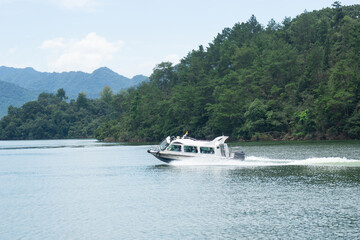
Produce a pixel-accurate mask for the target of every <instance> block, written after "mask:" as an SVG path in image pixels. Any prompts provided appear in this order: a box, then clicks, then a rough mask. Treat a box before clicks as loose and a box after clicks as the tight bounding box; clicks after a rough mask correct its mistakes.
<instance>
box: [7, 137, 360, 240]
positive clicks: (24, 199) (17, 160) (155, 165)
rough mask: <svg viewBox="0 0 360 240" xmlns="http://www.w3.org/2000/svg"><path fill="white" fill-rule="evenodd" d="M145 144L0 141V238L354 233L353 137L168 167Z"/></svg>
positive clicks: (358, 185) (251, 147)
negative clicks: (238, 158) (240, 159)
mask: <svg viewBox="0 0 360 240" xmlns="http://www.w3.org/2000/svg"><path fill="white" fill-rule="evenodd" d="M148 148H149V146H125V145H114V144H105V143H99V142H96V141H95V140H50V141H0V239H325V238H328V239H359V238H360V142H356V141H355V142H354V141H351V142H326V143H324V142H303V143H271V144H269V143H257V144H246V145H245V146H243V147H241V149H243V150H244V151H245V152H246V154H247V155H246V161H244V162H236V161H223V160H211V161H210V160H206V159H203V160H201V161H200V162H195V161H186V162H181V163H177V164H171V165H167V164H163V163H162V162H160V161H158V160H157V159H155V158H154V157H153V156H151V155H150V154H148V153H147V152H146V150H147V149H148ZM232 148H233V149H239V148H240V146H235V145H232Z"/></svg>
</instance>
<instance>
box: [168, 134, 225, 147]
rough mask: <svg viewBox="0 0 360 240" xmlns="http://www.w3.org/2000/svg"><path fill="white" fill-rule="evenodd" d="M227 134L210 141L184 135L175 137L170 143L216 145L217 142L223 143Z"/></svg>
mask: <svg viewBox="0 0 360 240" xmlns="http://www.w3.org/2000/svg"><path fill="white" fill-rule="evenodd" d="M228 138H229V137H228V136H219V137H217V138H215V139H214V140H212V141H206V140H196V139H194V138H190V137H185V138H176V139H174V140H173V141H172V142H171V144H183V145H194V146H209V147H210V146H216V145H219V144H224V143H225V140H226V139H228Z"/></svg>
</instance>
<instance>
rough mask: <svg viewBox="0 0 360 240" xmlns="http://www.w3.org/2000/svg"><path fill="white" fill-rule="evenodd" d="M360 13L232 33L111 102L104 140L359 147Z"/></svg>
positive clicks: (100, 133) (337, 11)
mask: <svg viewBox="0 0 360 240" xmlns="http://www.w3.org/2000/svg"><path fill="white" fill-rule="evenodd" d="M359 15H360V5H354V6H347V7H342V6H341V5H340V3H339V2H335V3H334V4H333V8H326V9H323V10H321V11H314V12H305V13H303V14H301V15H299V16H298V17H296V18H295V19H292V20H291V19H290V18H285V19H284V21H283V22H282V23H281V24H278V23H276V22H275V21H273V20H271V21H270V22H269V24H268V25H267V27H263V26H262V25H260V24H259V23H258V22H257V20H256V18H255V17H254V16H252V17H251V18H250V19H249V20H248V21H247V22H246V23H237V24H235V26H234V27H233V28H231V29H230V28H225V29H224V30H223V31H222V33H221V34H218V36H217V37H216V38H215V39H214V40H213V42H212V43H210V44H209V47H208V48H207V49H204V47H203V46H200V47H199V49H198V50H193V51H192V52H190V53H189V54H188V55H187V56H186V57H185V58H183V59H182V60H181V63H180V64H178V65H176V66H172V64H171V63H168V62H164V63H161V64H159V65H157V67H156V68H155V69H154V71H153V74H152V75H151V77H150V82H146V83H143V84H141V85H140V86H139V87H137V88H133V89H130V90H128V91H126V92H121V93H119V94H117V95H115V96H114V99H113V112H112V114H111V115H110V116H109V118H108V120H107V121H106V122H105V123H104V124H102V125H101V127H100V128H99V129H98V130H97V131H96V136H97V138H99V139H106V138H109V139H113V140H126V141H128V140H131V141H136V140H139V141H140V140H159V139H161V138H163V137H164V136H167V135H169V134H178V135H180V134H182V133H184V132H185V131H186V130H188V131H190V133H191V135H192V136H194V137H199V138H212V137H214V136H217V135H220V134H225V135H230V136H232V138H233V139H245V140H249V139H253V140H255V139H304V138H306V139H338V138H357V139H359V138H360V92H359V91H360V19H359Z"/></svg>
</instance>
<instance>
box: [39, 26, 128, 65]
mask: <svg viewBox="0 0 360 240" xmlns="http://www.w3.org/2000/svg"><path fill="white" fill-rule="evenodd" d="M122 45H123V42H122V41H117V42H109V41H107V40H106V39H105V38H104V37H102V36H99V35H97V34H96V33H89V34H88V35H87V36H86V37H85V38H83V39H80V40H74V39H71V40H65V39H64V38H55V39H52V40H46V41H44V42H43V43H42V45H41V48H42V49H44V50H50V51H51V53H52V54H53V57H54V59H53V60H52V61H51V62H49V63H48V65H49V66H50V67H51V68H52V70H54V71H73V70H81V71H86V72H91V71H93V70H95V69H96V68H99V67H101V66H104V65H105V64H106V61H108V60H112V59H113V58H114V56H115V54H116V53H117V52H118V51H119V50H120V49H121V47H122Z"/></svg>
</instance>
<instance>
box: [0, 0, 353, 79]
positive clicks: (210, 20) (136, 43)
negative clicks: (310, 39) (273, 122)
mask: <svg viewBox="0 0 360 240" xmlns="http://www.w3.org/2000/svg"><path fill="white" fill-rule="evenodd" d="M333 2H334V1H332V0H331V1H326V0H302V1H290V0H272V1H269V0H267V1H260V0H248V1H243V0H221V1H220V0H217V1H214V0H206V1H205V0H198V1H197V0H181V1H170V0H151V1H150V0H129V1H122V0H0V36H1V38H0V66H2V65H4V66H10V67H33V68H35V69H36V70H38V71H46V72H54V71H55V72H62V71H85V72H92V71H93V70H95V69H97V68H99V67H103V66H106V67H109V68H111V69H112V70H114V71H115V72H117V73H119V74H121V75H124V76H126V77H132V76H134V75H137V74H144V75H147V76H149V75H150V74H151V72H152V69H153V68H154V67H155V66H156V64H159V63H161V62H162V61H171V62H174V63H177V62H178V61H179V59H181V58H183V57H185V56H186V55H187V53H188V52H190V51H191V50H193V49H197V48H198V46H199V45H204V46H205V47H206V46H208V43H210V42H212V40H213V39H214V37H216V35H217V34H218V33H219V32H221V31H222V29H224V28H225V27H232V26H233V25H234V24H235V23H237V22H245V21H247V20H248V19H249V18H250V17H251V15H252V14H254V15H255V17H256V18H257V20H258V21H259V22H260V23H261V24H263V25H264V26H266V25H267V23H268V21H269V20H270V19H271V18H273V19H275V21H276V22H282V20H283V19H284V18H285V17H292V18H294V17H296V16H297V15H299V14H301V13H303V12H304V10H307V11H313V10H320V9H322V8H325V7H331V4H332V3H333ZM340 2H341V3H342V5H353V4H359V0H346V1H345V0H343V1H340Z"/></svg>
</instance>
